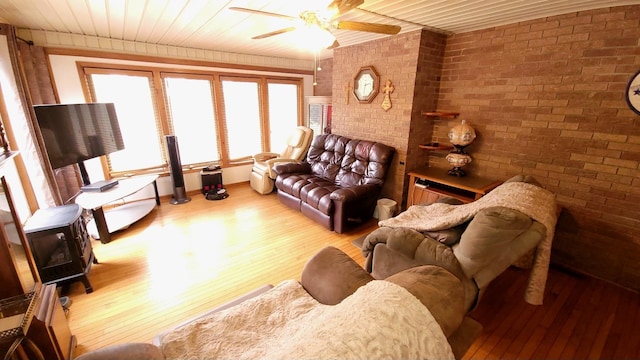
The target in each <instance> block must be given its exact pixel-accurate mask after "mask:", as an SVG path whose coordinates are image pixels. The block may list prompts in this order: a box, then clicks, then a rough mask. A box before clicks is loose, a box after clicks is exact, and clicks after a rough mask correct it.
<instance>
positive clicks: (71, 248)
mask: <svg viewBox="0 0 640 360" xmlns="http://www.w3.org/2000/svg"><path fill="white" fill-rule="evenodd" d="M81 215H82V209H81V208H80V206H78V205H76V204H71V205H63V206H55V207H51V208H46V209H40V210H38V211H36V213H35V214H33V216H32V217H31V218H30V219H29V220H28V221H27V223H26V224H25V226H24V232H25V234H26V235H27V240H28V241H29V246H30V247H31V252H32V254H33V258H34V260H35V263H36V267H37V269H38V273H39V274H40V280H41V281H42V283H44V284H51V283H55V284H58V285H60V284H66V283H68V282H71V281H76V280H80V281H82V283H83V284H84V288H85V291H86V293H87V294H88V293H90V292H92V291H93V287H92V286H91V283H90V282H89V278H88V274H89V270H90V269H91V264H92V263H93V264H97V263H98V261H97V260H96V258H95V255H94V254H93V248H92V246H91V240H90V238H89V234H88V233H87V229H86V227H85V223H84V220H83V219H82V216H81Z"/></svg>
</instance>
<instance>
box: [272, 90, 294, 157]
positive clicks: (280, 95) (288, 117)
mask: <svg viewBox="0 0 640 360" xmlns="http://www.w3.org/2000/svg"><path fill="white" fill-rule="evenodd" d="M298 99H300V94H299V89H298V87H297V86H295V85H294V84H287V83H269V130H270V131H269V139H270V144H271V145H272V146H271V149H272V150H273V151H275V152H279V151H281V150H282V149H284V148H285V147H286V144H287V136H288V135H289V134H290V133H291V129H293V128H294V127H296V126H297V125H298V114H297V112H296V109H297V106H296V103H297V102H298Z"/></svg>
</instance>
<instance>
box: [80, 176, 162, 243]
mask: <svg viewBox="0 0 640 360" xmlns="http://www.w3.org/2000/svg"><path fill="white" fill-rule="evenodd" d="M157 179H158V175H155V174H154V175H142V176H134V177H131V178H125V179H119V182H118V185H116V186H114V187H112V188H110V189H109V190H106V191H102V192H82V193H81V194H80V195H78V197H76V204H78V205H80V206H81V207H82V208H83V209H88V210H91V211H92V212H93V220H92V221H90V222H89V223H88V224H87V231H88V232H89V234H90V235H91V236H92V237H93V238H94V239H96V240H98V239H99V240H100V242H102V243H103V244H106V243H108V242H110V241H111V233H113V232H116V231H118V230H122V229H126V228H127V227H129V225H131V224H133V223H134V222H136V221H138V220H140V219H142V218H143V217H145V216H146V215H147V214H148V213H150V212H151V210H153V208H154V207H156V205H157V206H160V196H159V195H158V184H157V183H156V180H157ZM151 184H153V189H154V191H155V200H154V199H147V200H139V201H132V202H130V203H125V204H123V205H119V206H115V207H113V208H111V209H109V210H107V211H105V210H104V209H103V207H104V206H105V205H108V204H110V203H113V202H115V201H118V200H121V199H124V198H125V197H127V196H130V195H133V194H135V193H137V192H138V191H140V190H142V189H144V188H145V187H147V186H149V185H151Z"/></svg>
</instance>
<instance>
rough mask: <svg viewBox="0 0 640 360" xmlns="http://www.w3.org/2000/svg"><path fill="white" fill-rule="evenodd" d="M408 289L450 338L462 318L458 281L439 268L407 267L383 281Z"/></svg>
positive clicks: (461, 298)
mask: <svg viewBox="0 0 640 360" xmlns="http://www.w3.org/2000/svg"><path fill="white" fill-rule="evenodd" d="M385 280H386V281H390V282H392V283H394V284H396V285H400V286H402V287H403V288H405V289H407V290H408V291H409V292H410V293H411V294H413V296H415V297H416V298H418V300H420V302H422V303H423V304H424V306H425V307H426V308H427V309H429V311H430V312H431V315H433V317H434V318H435V319H436V321H437V322H438V324H439V325H440V327H441V328H442V331H443V332H444V334H445V336H447V337H449V335H451V334H452V333H453V332H454V331H455V330H456V329H457V328H458V327H459V326H460V324H461V323H462V319H463V317H464V289H463V287H462V283H461V282H460V280H459V279H458V278H457V277H455V276H454V275H453V274H451V273H450V272H448V271H446V270H445V269H443V268H441V267H439V266H433V265H425V266H419V267H414V268H410V269H407V270H404V271H401V272H399V273H397V274H394V275H391V276H389V277H388V278H386V279H385Z"/></svg>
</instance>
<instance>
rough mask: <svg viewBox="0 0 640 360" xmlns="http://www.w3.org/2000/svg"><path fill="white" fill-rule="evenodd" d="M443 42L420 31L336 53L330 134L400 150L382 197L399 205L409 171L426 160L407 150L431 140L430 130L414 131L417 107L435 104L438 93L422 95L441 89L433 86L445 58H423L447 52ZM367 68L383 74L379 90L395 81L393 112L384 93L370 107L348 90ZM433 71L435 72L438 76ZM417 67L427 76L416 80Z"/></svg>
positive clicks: (339, 49)
mask: <svg viewBox="0 0 640 360" xmlns="http://www.w3.org/2000/svg"><path fill="white" fill-rule="evenodd" d="M444 42H445V37H444V36H442V35H436V34H431V35H427V36H422V34H421V32H420V31H414V32H411V33H406V34H400V35H398V36H393V37H387V38H383V39H380V40H376V41H372V42H368V43H366V44H360V45H357V46H349V47H344V48H338V49H336V50H334V56H333V74H332V82H333V87H332V99H333V128H332V132H333V133H335V134H339V135H343V136H347V137H350V138H354V139H365V140H372V141H378V142H382V143H384V144H386V145H389V146H392V147H394V148H395V149H396V155H395V157H394V161H393V163H392V165H391V168H390V172H389V174H388V176H387V181H386V183H385V187H384V189H383V193H382V196H383V197H387V198H391V199H394V200H396V201H397V202H398V203H401V202H402V199H403V191H404V190H405V189H406V187H407V185H406V184H405V182H406V176H405V174H406V172H407V170H408V169H411V167H410V166H413V165H412V164H413V163H415V162H416V161H419V160H417V158H418V157H419V156H422V160H423V162H425V163H426V161H427V160H428V159H427V158H426V157H425V155H424V154H419V155H418V154H415V149H417V146H416V147H414V146H409V144H413V143H417V142H418V141H420V142H425V141H428V139H430V136H431V132H430V130H429V129H426V128H422V127H419V129H420V130H419V131H416V129H415V123H414V121H415V118H416V116H418V117H420V115H419V111H417V112H416V109H415V107H414V102H418V103H423V102H432V103H435V101H436V100H437V98H436V97H435V92H434V94H432V95H428V96H426V97H422V96H421V93H422V92H423V91H424V90H425V89H426V88H430V89H431V90H433V89H435V88H437V87H436V86H434V85H433V84H432V82H433V79H434V78H436V77H437V76H439V74H440V69H441V66H442V59H441V55H440V56H439V57H438V56H433V55H425V56H422V55H421V53H422V52H424V48H426V47H427V46H435V45H434V44H436V45H437V46H440V48H441V52H444ZM369 65H371V66H373V67H374V68H375V69H376V71H377V72H378V74H379V75H380V83H381V87H382V86H384V84H385V82H386V81H387V80H391V82H392V85H393V87H394V90H393V92H392V93H391V94H390V97H391V103H392V107H391V109H389V110H388V111H384V110H383V109H382V107H381V104H382V100H383V94H378V95H377V96H376V98H375V99H374V100H373V101H372V102H371V103H369V104H360V103H359V102H358V101H357V100H356V98H355V97H354V96H353V94H352V93H351V89H349V86H352V85H353V78H354V76H355V75H356V73H357V72H358V70H359V69H360V68H361V67H362V66H369ZM430 67H435V68H436V71H434V70H432V69H430ZM418 68H421V69H422V68H424V73H420V74H419V75H418V71H417V70H418ZM416 99H419V100H416ZM419 120H420V121H422V120H424V119H419ZM422 136H424V137H425V138H422ZM409 154H411V156H410V157H408V155H409ZM409 159H410V160H409ZM408 166H409V167H408Z"/></svg>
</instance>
